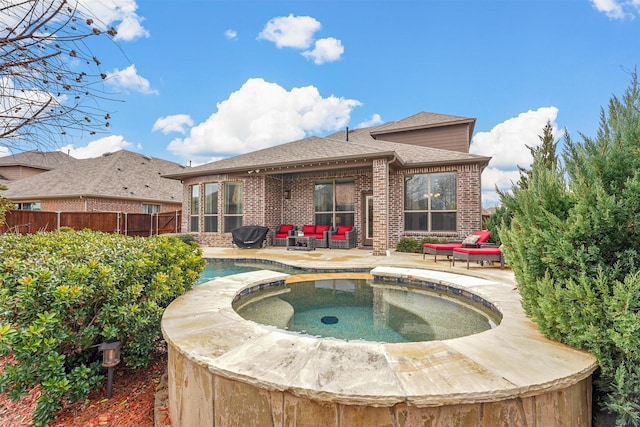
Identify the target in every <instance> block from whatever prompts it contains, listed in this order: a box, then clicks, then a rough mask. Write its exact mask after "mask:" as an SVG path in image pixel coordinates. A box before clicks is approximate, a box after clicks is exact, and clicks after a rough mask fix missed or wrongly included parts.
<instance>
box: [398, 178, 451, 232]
mask: <svg viewBox="0 0 640 427" xmlns="http://www.w3.org/2000/svg"><path fill="white" fill-rule="evenodd" d="M457 206H458V198H457V175H456V173H455V172H445V173H433V174H421V175H408V176H405V177H404V229H405V231H455V230H456V229H457V224H456V223H457Z"/></svg>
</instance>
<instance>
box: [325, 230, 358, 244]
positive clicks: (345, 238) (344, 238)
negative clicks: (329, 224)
mask: <svg viewBox="0 0 640 427" xmlns="http://www.w3.org/2000/svg"><path fill="white" fill-rule="evenodd" d="M357 238H358V236H357V234H356V229H355V228H354V227H353V225H339V226H338V228H337V230H336V231H335V232H332V233H331V234H330V235H329V247H330V248H332V249H351V248H355V247H356V244H357Z"/></svg>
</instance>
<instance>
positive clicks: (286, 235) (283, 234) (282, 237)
mask: <svg viewBox="0 0 640 427" xmlns="http://www.w3.org/2000/svg"><path fill="white" fill-rule="evenodd" d="M287 237H289V233H276V239H286V238H287Z"/></svg>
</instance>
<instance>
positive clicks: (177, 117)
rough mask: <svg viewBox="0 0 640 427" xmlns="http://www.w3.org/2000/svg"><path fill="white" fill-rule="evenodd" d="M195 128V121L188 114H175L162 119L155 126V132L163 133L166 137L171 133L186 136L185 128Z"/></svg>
mask: <svg viewBox="0 0 640 427" xmlns="http://www.w3.org/2000/svg"><path fill="white" fill-rule="evenodd" d="M191 126H193V119H192V118H191V116H189V115H188V114H174V115H172V116H165V117H160V118H159V119H158V120H156V122H155V123H154V124H153V129H152V130H153V131H154V132H155V131H157V130H159V131H161V132H162V133H164V134H165V135H166V134H168V133H171V132H179V133H181V134H185V133H186V132H187V131H186V129H185V127H191Z"/></svg>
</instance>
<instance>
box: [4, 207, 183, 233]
mask: <svg viewBox="0 0 640 427" xmlns="http://www.w3.org/2000/svg"><path fill="white" fill-rule="evenodd" d="M181 216H182V212H181V211H175V212H164V213H152V214H144V213H125V212H44V211H24V210H17V209H12V210H10V211H8V212H7V215H6V217H5V223H4V224H1V225H0V233H7V232H11V233H19V234H29V233H36V232H38V231H54V230H58V229H60V228H61V227H69V228H73V229H74V230H83V229H85V228H88V229H90V230H95V231H103V232H105V233H119V234H125V235H127V236H152V235H154V234H166V233H179V232H180V230H181V224H182V222H181Z"/></svg>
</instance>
